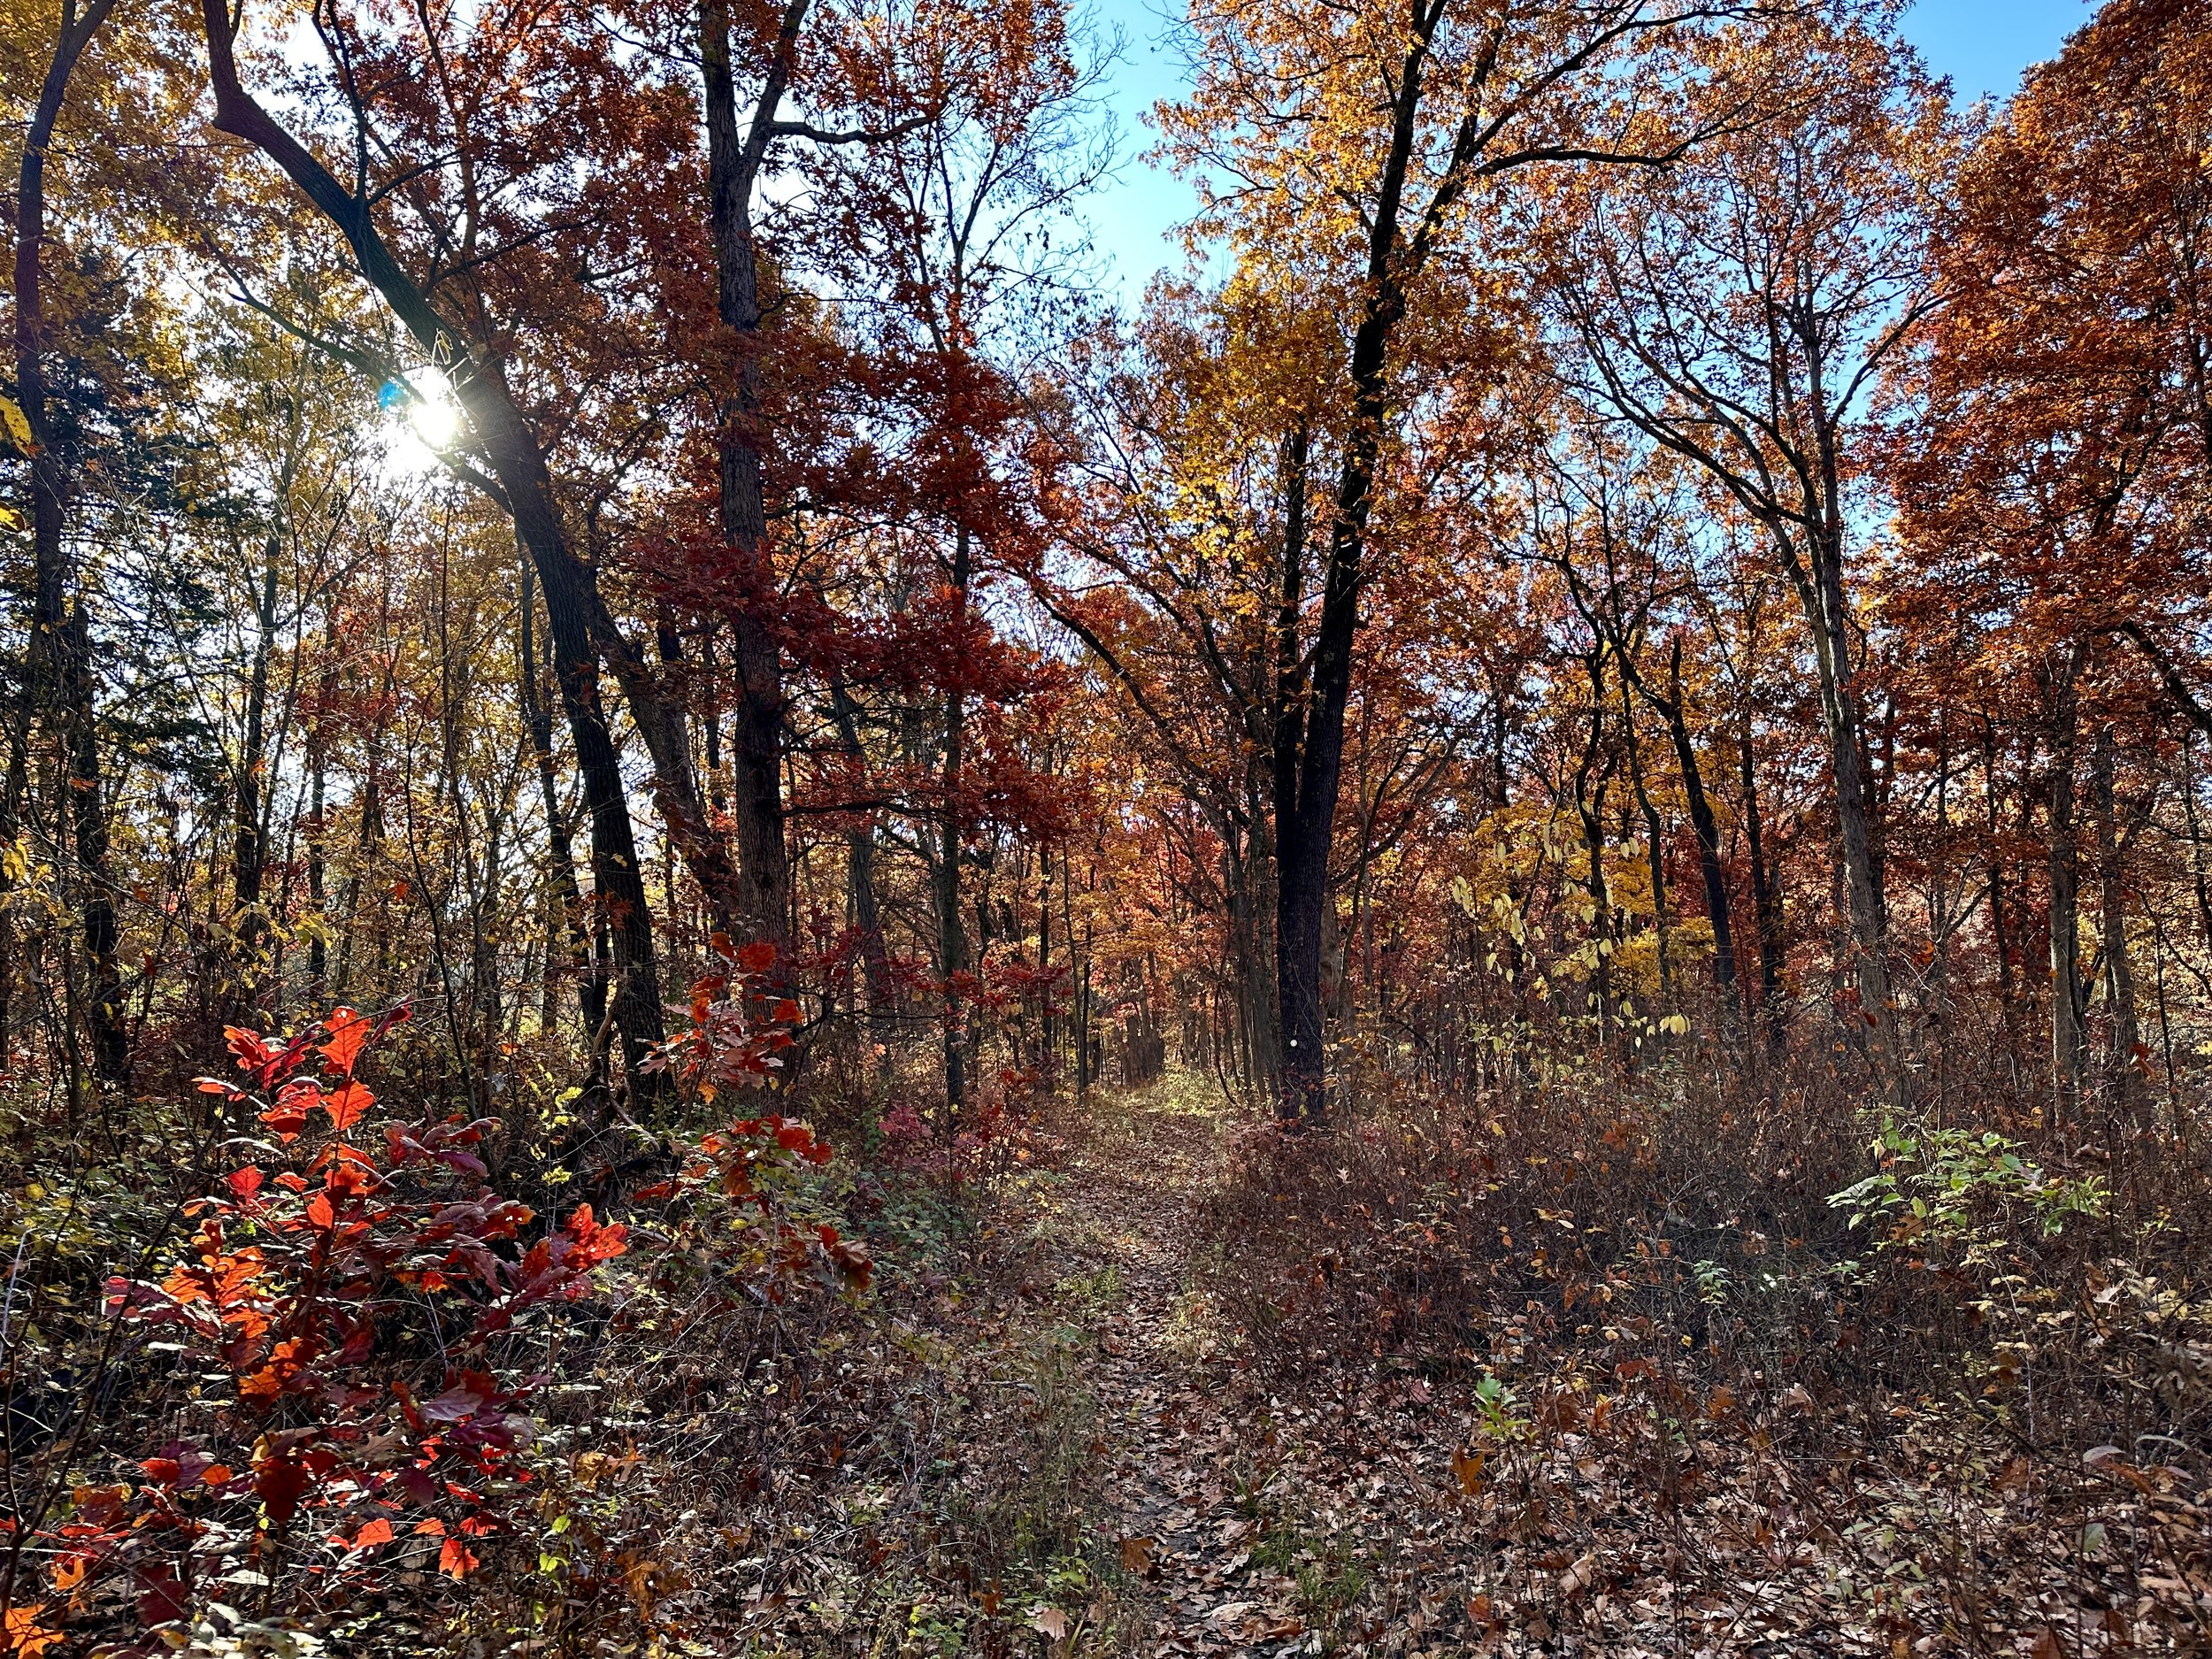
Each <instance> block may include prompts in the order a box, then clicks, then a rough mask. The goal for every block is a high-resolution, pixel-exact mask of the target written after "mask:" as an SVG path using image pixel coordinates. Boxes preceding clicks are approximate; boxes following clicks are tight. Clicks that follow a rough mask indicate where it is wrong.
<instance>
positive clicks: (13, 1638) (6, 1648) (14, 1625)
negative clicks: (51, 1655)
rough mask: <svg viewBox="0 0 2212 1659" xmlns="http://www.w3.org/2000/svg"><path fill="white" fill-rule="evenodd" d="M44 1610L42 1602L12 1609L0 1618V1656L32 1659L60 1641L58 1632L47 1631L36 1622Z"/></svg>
mask: <svg viewBox="0 0 2212 1659" xmlns="http://www.w3.org/2000/svg"><path fill="white" fill-rule="evenodd" d="M45 1610H46V1604H45V1603H44V1602H43V1601H41V1602H37V1603H35V1604H34V1605H32V1606H30V1607H12V1608H10V1609H8V1610H7V1612H6V1614H5V1615H4V1616H0V1654H5V1655H8V1659H34V1656H35V1655H38V1654H41V1653H43V1652H44V1651H45V1650H46V1649H47V1648H49V1647H52V1646H53V1645H54V1644H55V1643H56V1642H58V1641H59V1640H61V1632H59V1631H58V1630H48V1629H47V1628H46V1627H45V1626H44V1625H43V1624H40V1623H39V1622H38V1616H39V1615H40V1614H41V1613H43V1612H44V1611H45Z"/></svg>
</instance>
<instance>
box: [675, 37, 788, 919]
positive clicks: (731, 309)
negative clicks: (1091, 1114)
mask: <svg viewBox="0 0 2212 1659" xmlns="http://www.w3.org/2000/svg"><path fill="white" fill-rule="evenodd" d="M805 14H806V0H790V4H788V5H787V9H786V10H785V12H784V14H783V19H782V24H781V29H780V34H779V36H778V39H777V48H776V57H775V60H774V63H773V64H772V66H771V68H770V71H769V74H768V78H767V81H766V82H765V84H764V86H763V88H762V89H761V94H760V98H759V101H758V103H757V105H756V106H755V109H754V111H753V117H752V123H751V127H750V129H749V131H748V132H747V133H746V134H744V136H743V137H742V139H741V137H740V135H739V133H738V127H737V96H736V88H735V85H734V83H733V80H732V77H731V66H730V12H729V6H728V4H727V0H701V4H700V7H699V37H700V38H699V58H700V66H701V73H702V75H703V80H704V84H705V103H706V119H707V170H708V185H709V194H710V221H711V225H710V227H711V229H712V232H713V240H714V263H715V275H716V284H715V303H716V308H717V311H718V314H719V315H720V318H721V321H722V326H724V327H725V328H726V329H727V330H729V331H730V334H731V335H732V336H733V349H734V350H735V353H736V361H735V363H734V365H733V379H732V386H731V390H730V392H729V394H728V396H726V397H725V398H724V399H723V403H722V409H721V436H720V449H721V453H720V462H721V465H720V479H719V482H720V492H721V514H722V536H723V541H724V542H725V543H726V545H727V546H728V548H729V549H731V552H732V553H733V556H734V557H735V558H736V560H737V566H738V568H737V571H736V576H737V594H738V599H737V603H736V605H735V607H734V610H733V613H732V615H731V617H730V634H731V661H732V664H733V667H734V668H735V670H736V673H737V708H736V711H735V718H734V720H733V729H732V733H731V742H730V770H731V783H732V791H731V805H732V808H733V811H734V813H735V816H736V818H737V843H738V868H739V872H740V885H739V887H738V902H739V904H740V907H741V913H742V916H743V919H744V924H745V926H747V927H748V928H749V929H750V930H751V931H752V933H754V935H755V936H756V937H757V938H760V939H764V940H769V941H773V942H774V943H775V944H776V945H777V946H778V947H779V955H780V956H782V955H783V953H785V952H787V950H788V949H789V942H790V916H791V864H790V854H789V851H788V849H787V846H786V844H785V839H784V810H783V723H784V692H783V660H782V652H781V649H780V646H779V645H778V644H777V641H776V636H775V634H774V632H773V630H772V628H771V626H769V617H770V615H771V613H772V611H771V608H772V601H773V599H774V596H775V570H774V563H773V560H772V557H770V550H769V545H768V519H767V508H766V500H765V495H764V487H763V480H762V476H761V465H760V449H759V442H758V439H757V437H756V435H755V431H754V428H755V426H756V423H757V421H758V419H759V418H760V393H759V374H760V365H759V360H758V352H757V344H758V342H757V335H758V334H759V332H760V321H761V314H760V273H759V266H758V262H757V252H756V250H755V248H754V244H753V220H752V196H753V188H754V184H755V182H756V180H757V178H758V176H759V172H760V165H761V160H762V158H763V157H764V155H765V153H766V149H767V145H768V142H769V140H770V139H771V137H772V134H773V132H774V128H775V123H776V119H777V111H778V108H779V106H780V103H781V100H782V96H783V92H784V87H785V84H786V82H787V79H788V77H789V75H790V71H791V58H792V53H793V51H794V50H795V46H796V44H797V37H798V30H799V26H800V24H801V22H802V21H803V19H804V17H805Z"/></svg>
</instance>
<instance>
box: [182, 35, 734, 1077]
mask: <svg viewBox="0 0 2212 1659" xmlns="http://www.w3.org/2000/svg"><path fill="white" fill-rule="evenodd" d="M201 11H202V19H203V25H204V30H205V34H206V38H207V44H208V60H209V68H210V74H211V81H212V83H213V87H214V91H215V125H216V127H217V129H218V130H219V131H221V132H226V133H229V134H233V135H234V136H235V137H239V138H242V139H244V140H246V141H247V142H249V143H251V144H253V145H254V146H255V147H256V148H257V149H258V150H261V151H262V153H263V154H265V155H266V156H267V157H269V158H270V159H271V160H272V161H274V162H275V163H276V164H277V165H278V166H280V168H282V169H283V171H284V173H285V174H286V176H287V177H288V178H289V179H290V180H292V182H293V184H294V185H295V187H296V188H298V189H299V190H300V192H301V193H302V194H303V195H304V196H306V197H307V198H308V199H309V201H311V203H312V204H314V206H315V207H316V209H317V211H319V212H321V213H322V215H323V216H324V217H325V218H326V219H328V220H329V221H330V222H331V223H332V224H333V225H334V226H335V227H337V228H338V229H339V230H340V231H341V232H342V234H344V236H345V238H346V242H347V244H348V246H349V248H350V249H351V250H352V252H353V255H354V257H355V259H356V261H357V263H358V265H359V267H360V270H361V273H362V274H363V276H364V277H365V278H366V279H367V280H368V281H369V283H370V284H371V286H373V288H375V289H376V290H377V292H378V294H379V295H380V296H381V297H382V298H383V300H384V302H385V303H386V304H387V305H388V306H389V307H390V309H391V311H392V312H393V314H394V315H395V316H396V318H397V319H399V321H400V322H401V324H402V325H403V326H405V327H406V329H407V331H408V332H409V333H410V334H412V335H413V336H414V338H415V340H416V342H417V343H418V344H419V345H420V346H422V347H423V348H424V349H426V350H428V351H431V352H433V353H434V354H435V355H436V356H437V357H439V358H440V359H441V360H442V361H446V362H448V363H450V364H451V365H453V366H452V368H451V369H450V370H449V374H450V375H451V377H452V380H453V389H454V396H455V398H456V399H457V401H458V403H460V405H461V408H462V410H463V411H464V412H465V414H466V415H467V417H468V420H469V424H470V426H471V427H472V429H473V431H474V433H475V435H476V438H477V441H478V442H479V443H480V445H481V447H482V450H483V454H484V457H485V459H486V460H487V461H488V463H489V465H490V468H491V472H492V475H493V478H494V479H495V480H496V482H497V484H498V487H499V488H498V496H499V501H500V503H501V505H502V506H503V508H504V509H505V510H506V511H507V513H508V514H509V516H510V517H511V518H512V519H513V521H514V526H515V534H516V535H517V537H518V539H519V540H520V541H521V543H522V545H523V547H524V548H525V549H526V550H527V551H528V553H529V555H530V559H531V562H532V563H533V564H534V565H536V567H537V572H538V580H540V581H541V583H542V584H543V586H544V589H545V611H546V621H547V624H548V626H549V632H550V634H551V636H552V639H551V646H552V652H551V655H552V660H553V670H554V675H555V679H556V681H557V684H558V685H559V687H560V692H561V704H562V708H563V710H564V712H565V714H566V715H567V717H568V724H569V731H570V735H571V737H572V741H573V742H574V744H575V749H576V766H577V771H578V772H579V774H580V776H581V778H582V780H583V785H584V799H585V802H586V804H587V806H588V809H589V810H590V813H591V824H592V868H593V875H594V880H595V885H596V887H597V888H598V894H599V900H600V905H601V914H602V916H603V919H604V921H605V923H606V926H607V927H608V929H609V932H610V933H611V943H612V953H613V973H614V980H615V983H614V986H613V987H612V989H613V996H612V1002H613V1008H614V1019H615V1025H616V1026H617V1028H618V1030H619V1031H620V1033H622V1046H623V1057H624V1061H625V1063H626V1070H627V1072H628V1077H629V1084H630V1089H631V1092H632V1094H633V1095H634V1097H635V1098H636V1099H637V1100H638V1102H640V1103H641V1106H643V1107H646V1108H648V1109H649V1108H650V1106H651V1105H652V1103H653V1102H657V1100H658V1098H659V1096H660V1094H662V1093H663V1087H662V1084H661V1081H660V1075H661V1074H660V1073H658V1072H655V1071H646V1070H644V1069H643V1068H644V1062H645V1058H646V1056H647V1055H648V1054H649V1052H650V1051H651V1049H652V1048H654V1046H655V1045H657V1043H658V1042H659V1041H661V1038H662V1035H663V1028H662V1024H661V1002H660V980H659V974H658V971H657V967H656V964H655V959H654V949H653V919H652V912H651V910H650V909H649V907H648V904H647V902H646V895H645V878H644V872H643V870H642V869H641V867H640V865H639V863H638V856H637V842H636V838H635V836H634V833H633V832H632V829H631V824H630V809H629V798H628V792H627V789H626V786H625V784H624V781H623V777H622V765H621V756H620V754H619V751H618V749H616V746H615V742H614V737H613V733H612V732H611V728H610V726H609V725H608V722H607V718H606V710H605V706H604V703H603V700H602V699H601V696H600V691H599V645H598V639H597V637H596V636H597V634H598V633H599V632H601V631H603V630H604V629H605V628H606V626H607V625H606V623H605V621H604V617H605V610H604V607H603V605H602V604H601V603H600V602H599V593H598V586H597V577H596V574H595V572H594V571H593V569H592V567H591V566H590V565H587V564H585V563H584V562H583V561H582V560H581V559H580V558H579V557H577V556H576V554H575V552H574V550H573V549H572V548H571V547H570V546H569V543H568V540H567V536H566V533H565V530H564V528H563V526H562V524H561V517H560V509H559V505H558V503H557V501H556V499H555V496H554V491H553V480H552V475H551V472H550V471H549V468H548V466H547V465H546V459H545V452H544V450H543V449H542V448H541V446H540V445H539V443H538V441H537V439H536V437H535V435H534V434H533V433H532V432H531V431H530V429H529V427H528V426H527V424H526V422H525V421H524V419H523V418H522V414H521V411H519V410H518V408H517V407H516V405H515V402H514V398H513V396H512V395H511V393H510V391H509V390H508V388H507V386H506V383H505V381H504V380H503V377H502V374H501V371H500V367H499V365H498V363H497V361H496V360H495V359H490V358H480V357H478V355H477V354H476V353H475V352H474V351H473V350H472V348H471V346H470V344H469V342H468V341H467V340H466V338H465V336H463V335H462V334H459V333H458V332H457V331H456V330H454V329H453V328H451V327H449V326H448V325H447V324H446V322H445V321H444V319H442V318H441V317H440V316H439V315H438V314H437V312H436V311H435V310H434V308H433V307H432V306H431V304H430V302H429V300H428V299H427V298H426V296H425V295H424V294H423V291H422V290H421V289H420V288H419V287H418V286H417V285H416V283H415V281H414V279H413V278H411V277H410V276H409V275H408V274H407V273H406V271H405V270H404V269H403V267H402V266H401V265H400V264H399V262H398V260H397V259H396V257H394V256H393V254H392V251H391V250H390V249H389V248H388V246H386V244H385V242H384V240H383V238H382V237H381V235H380V234H378V232H377V229H376V227H375V225H374V223H373V219H372V218H371V212H370V204H369V203H368V202H366V201H365V200H364V199H363V198H361V197H359V196H355V195H353V194H352V193H351V192H349V191H348V190H347V189H346V188H345V187H344V186H343V185H342V184H340V183H339V182H338V180H337V179H336V178H335V177H334V175H333V174H332V173H330V171H329V170H328V169H327V168H326V167H325V166H324V165H322V163H321V162H320V161H319V160H318V159H317V158H316V157H315V156H314V155H313V154H312V153H311V151H310V150H307V149H306V147H305V146H303V144H301V143H300V142H299V141H298V140H297V139H296V138H295V137H293V136H292V134H290V133H288V132H287V131H286V130H285V129H284V128H283V127H281V126H280V124H279V123H277V122H276V121H275V120H273V119H271V118H270V116H269V114H268V112H267V111H265V110H263V109H262V108H261V106H260V105H259V104H257V103H255V102H254V100H253V99H252V98H251V97H250V96H248V95H247V93H246V91H245V89H244V87H243V84H242V82H241V81H240V80H239V77H238V67H237V62H236V57H235V50H234V27H235V25H234V23H233V21H232V19H231V16H230V14H229V12H227V9H226V8H225V7H224V5H223V4H221V0H202V9H201ZM644 689H646V688H645V687H641V686H633V685H630V684H627V683H626V690H628V691H630V692H631V693H632V695H633V699H634V703H635V704H636V706H635V710H634V711H635V713H636V715H637V717H638V722H639V726H640V728H641V730H648V729H650V728H651V727H653V726H655V725H657V722H656V721H655V720H654V718H653V716H654V713H655V710H654V708H653V706H652V705H651V703H649V701H648V700H646V699H645V698H644V697H643V696H642V695H641V694H642V692H643V691H644ZM680 828H681V826H680V824H679V823H677V822H676V821H674V819H673V818H672V821H671V824H670V829H671V833H677V832H678V831H680ZM702 885H705V883H704V881H703V883H702Z"/></svg>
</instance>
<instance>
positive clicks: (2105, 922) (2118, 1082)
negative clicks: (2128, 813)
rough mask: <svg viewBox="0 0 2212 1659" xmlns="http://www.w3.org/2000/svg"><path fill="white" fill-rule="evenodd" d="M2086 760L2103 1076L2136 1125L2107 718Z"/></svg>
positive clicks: (2130, 981) (2136, 1082)
mask: <svg viewBox="0 0 2212 1659" xmlns="http://www.w3.org/2000/svg"><path fill="white" fill-rule="evenodd" d="M2091 764H2092V766H2093V768H2094V772H2095V787H2096V792H2097V909H2098V912H2099V918H2098V919H2099V921H2100V923H2101V926H2102V931H2103V934H2104V981H2105V1006H2106V1008H2107V1009H2108V1010H2109V1012H2110V1015H2111V1018H2112V1032H2111V1043H2110V1048H2109V1050H2108V1056H2107V1060H2106V1068H2107V1075H2108V1077H2109V1078H2110V1079H2111V1102H2112V1106H2113V1109H2114V1110H2115V1112H2116V1115H2117V1117H2118V1118H2119V1120H2120V1121H2121V1122H2122V1123H2124V1124H2126V1125H2129V1126H2131V1127H2139V1126H2140V1125H2141V1120H2142V1115H2143V1113H2142V1108H2143V1102H2144V1095H2143V1088H2142V1073H2141V1071H2140V1065H2141V1056H2140V1055H2139V1052H2138V1051H2139V1048H2141V1038H2140V1034H2139V1031H2138V1029H2137V1023H2136V1006H2135V971H2134V969H2133V967H2132V966H2131V964H2130V963H2129V961H2128V936H2127V887H2126V883H2125V881H2124V879H2123V878H2122V872H2121V869H2120V846H2119V834H2118V830H2117V826H2116V823H2115V814H2114V810H2113V780H2112V774H2113V769H2114V757H2113V737H2112V726H2111V724H2110V722H2107V723H2105V724H2104V725H2102V726H2099V727H2098V730H2097V743H2096V748H2095V750H2094V751H2093V757H2092V760H2091Z"/></svg>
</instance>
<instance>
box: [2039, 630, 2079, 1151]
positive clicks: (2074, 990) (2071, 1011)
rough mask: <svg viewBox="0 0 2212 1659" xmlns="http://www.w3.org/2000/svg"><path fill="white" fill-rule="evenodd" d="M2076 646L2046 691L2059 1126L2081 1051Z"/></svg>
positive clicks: (2068, 1107)
mask: <svg viewBox="0 0 2212 1659" xmlns="http://www.w3.org/2000/svg"><path fill="white" fill-rule="evenodd" d="M2080 664H2081V653H2080V651H2079V649H2075V650H2073V651H2071V652H2070V653H2069V655H2068V659H2067V663H2066V665H2065V668H2064V671H2063V675H2062V679H2061V680H2059V682H2058V683H2057V684H2055V685H2048V682H2047V687H2048V689H2049V691H2050V693H2051V697H2052V703H2051V773H2050V780H2049V784H2048V794H2047V806H2046V829H2047V835H2046V840H2045V848H2046V854H2045V868H2046V870H2047V884H2048V886H2049V889H2050V907H2051V929H2050V932H2051V1119H2052V1127H2053V1128H2054V1129H2058V1130H2062V1129H2064V1128H2065V1127H2066V1126H2068V1125H2071V1124H2074V1123H2075V1122H2076V1119H2077V1116H2078V1108H2079V1104H2080V1094H2081V1065H2082V1054H2083V1042H2082V1028H2083V1013H2084V1010H2083V1006H2082V983H2081V933H2080V911H2081V898H2080V894H2081V874H2080V853H2079V848H2078V844H2077V837H2076V831H2075V827H2074V749H2075V745H2076V736H2077V719H2078V709H2079V690H2078V685H2077V680H2078V675H2079V672H2080Z"/></svg>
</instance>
